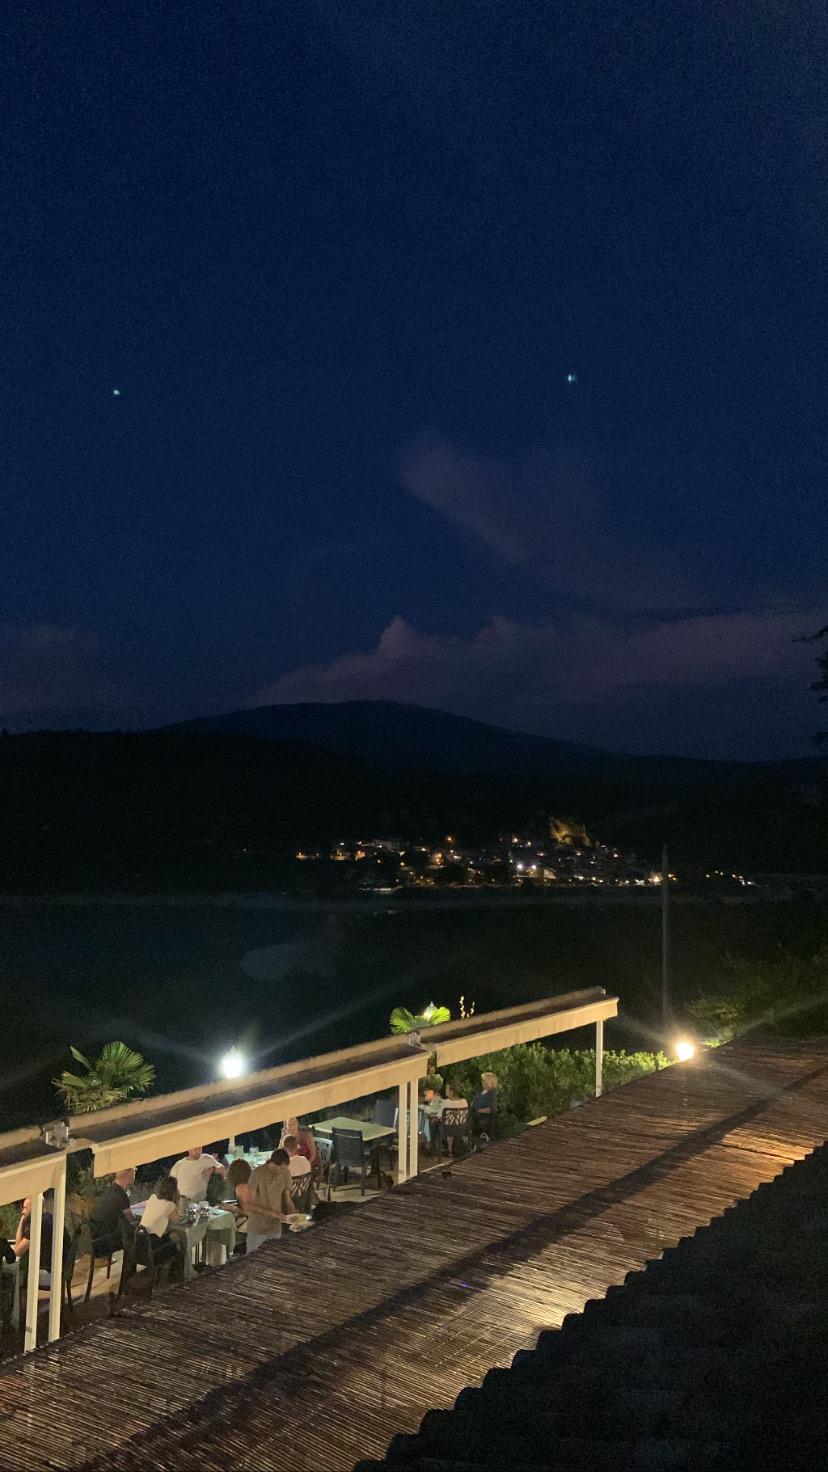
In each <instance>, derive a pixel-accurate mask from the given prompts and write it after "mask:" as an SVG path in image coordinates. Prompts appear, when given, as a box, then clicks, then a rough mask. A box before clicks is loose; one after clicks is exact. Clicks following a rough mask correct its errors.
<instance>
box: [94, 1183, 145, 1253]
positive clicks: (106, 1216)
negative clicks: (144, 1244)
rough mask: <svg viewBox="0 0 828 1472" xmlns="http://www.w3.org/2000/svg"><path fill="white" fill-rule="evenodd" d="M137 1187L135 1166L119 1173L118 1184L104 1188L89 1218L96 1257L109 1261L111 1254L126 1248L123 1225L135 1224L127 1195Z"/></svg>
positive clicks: (110, 1184)
mask: <svg viewBox="0 0 828 1472" xmlns="http://www.w3.org/2000/svg"><path fill="white" fill-rule="evenodd" d="M134 1184H135V1171H134V1170H133V1168H132V1166H129V1167H128V1169H126V1170H119V1171H118V1174H117V1175H116V1177H115V1179H114V1181H110V1183H109V1185H108V1186H106V1187H105V1188H104V1190H103V1191H102V1192H101V1195H100V1196H99V1197H98V1199H97V1201H96V1202H95V1205H94V1206H93V1207H92V1211H91V1213H90V1216H89V1231H90V1233H91V1235H92V1250H93V1252H94V1253H95V1256H96V1257H106V1256H108V1254H109V1253H110V1252H120V1250H121V1248H122V1247H123V1245H124V1240H123V1233H122V1229H121V1221H122V1220H124V1219H125V1220H126V1221H131V1220H132V1207H131V1206H130V1201H129V1197H128V1196H127V1191H128V1190H129V1188H130V1186H132V1185H134Z"/></svg>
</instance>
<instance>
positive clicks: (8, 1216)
mask: <svg viewBox="0 0 828 1472" xmlns="http://www.w3.org/2000/svg"><path fill="white" fill-rule="evenodd" d="M19 1221H20V1207H19V1205H18V1203H17V1202H16V1201H10V1202H9V1203H8V1205H6V1206H0V1237H7V1238H8V1240H9V1241H10V1242H13V1241H14V1234H15V1232H16V1231H17V1223H18V1222H19Z"/></svg>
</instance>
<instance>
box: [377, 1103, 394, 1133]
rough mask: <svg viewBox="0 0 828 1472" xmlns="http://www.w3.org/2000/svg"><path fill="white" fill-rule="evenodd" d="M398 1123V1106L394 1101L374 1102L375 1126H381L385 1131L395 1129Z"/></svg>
mask: <svg viewBox="0 0 828 1472" xmlns="http://www.w3.org/2000/svg"><path fill="white" fill-rule="evenodd" d="M396 1123H397V1106H396V1104H395V1103H394V1100H393V1099H375V1100H374V1124H381V1125H383V1126H384V1128H385V1129H393V1128H394V1125H395V1124H396Z"/></svg>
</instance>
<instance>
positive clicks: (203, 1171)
mask: <svg viewBox="0 0 828 1472" xmlns="http://www.w3.org/2000/svg"><path fill="white" fill-rule="evenodd" d="M216 1174H218V1175H220V1176H223V1175H225V1174H226V1172H225V1169H224V1166H223V1165H222V1164H221V1161H220V1160H216V1157H215V1155H205V1154H204V1150H203V1148H202V1146H201V1145H195V1146H194V1147H193V1149H192V1150H188V1151H187V1154H186V1155H184V1156H182V1158H181V1160H177V1161H176V1162H175V1165H174V1166H172V1168H171V1170H170V1175H171V1176H172V1178H173V1180H174V1181H175V1183H176V1185H177V1186H178V1190H179V1193H180V1195H182V1196H186V1198H187V1200H188V1201H206V1200H207V1182H208V1181H209V1179H210V1177H211V1176H213V1175H216Z"/></svg>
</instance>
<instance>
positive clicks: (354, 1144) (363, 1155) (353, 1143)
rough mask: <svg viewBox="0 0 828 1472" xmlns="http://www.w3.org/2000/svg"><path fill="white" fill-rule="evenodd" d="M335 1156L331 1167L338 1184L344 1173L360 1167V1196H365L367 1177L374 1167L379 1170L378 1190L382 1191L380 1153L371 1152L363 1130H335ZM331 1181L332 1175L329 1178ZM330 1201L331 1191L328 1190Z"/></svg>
mask: <svg viewBox="0 0 828 1472" xmlns="http://www.w3.org/2000/svg"><path fill="white" fill-rule="evenodd" d="M332 1133H333V1154H332V1156H331V1167H332V1170H333V1171H336V1184H337V1185H339V1184H340V1182H341V1180H342V1172H343V1171H347V1170H350V1169H351V1167H353V1166H359V1170H360V1181H359V1186H360V1195H361V1196H364V1195H365V1177H366V1174H368V1173H369V1172H370V1171H371V1170H372V1168H373V1167H374V1165H376V1169H377V1190H378V1191H380V1190H382V1181H381V1179H380V1168H379V1152H378V1151H377V1150H373V1151H372V1150H369V1148H368V1147H367V1145H366V1144H365V1139H364V1136H363V1134H362V1131H361V1130H337V1129H335V1130H333V1132H332ZM328 1179H329V1180H330V1175H329V1177H328ZM328 1199H330V1189H329V1190H328Z"/></svg>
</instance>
